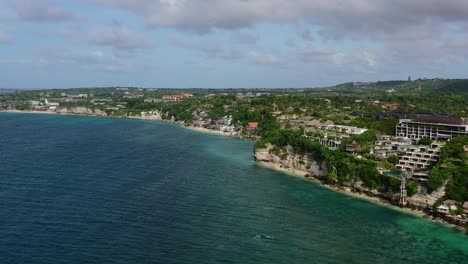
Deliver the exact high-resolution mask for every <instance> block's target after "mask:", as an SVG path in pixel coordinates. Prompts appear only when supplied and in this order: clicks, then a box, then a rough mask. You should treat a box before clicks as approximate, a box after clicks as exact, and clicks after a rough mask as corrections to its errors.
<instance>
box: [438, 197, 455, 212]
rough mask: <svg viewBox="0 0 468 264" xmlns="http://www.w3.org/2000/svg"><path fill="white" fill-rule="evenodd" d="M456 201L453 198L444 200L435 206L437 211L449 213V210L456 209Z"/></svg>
mask: <svg viewBox="0 0 468 264" xmlns="http://www.w3.org/2000/svg"><path fill="white" fill-rule="evenodd" d="M457 209H458V208H457V201H455V200H445V201H443V202H442V204H441V205H439V206H438V207H437V212H439V213H442V214H449V213H450V211H455V210H457Z"/></svg>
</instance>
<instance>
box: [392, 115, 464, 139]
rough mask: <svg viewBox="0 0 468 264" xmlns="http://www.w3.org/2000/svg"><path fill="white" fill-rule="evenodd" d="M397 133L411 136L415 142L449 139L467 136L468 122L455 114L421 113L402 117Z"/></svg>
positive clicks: (401, 135)
mask: <svg viewBox="0 0 468 264" xmlns="http://www.w3.org/2000/svg"><path fill="white" fill-rule="evenodd" d="M395 135H397V136H400V137H407V138H410V139H411V140H413V142H416V141H419V140H420V139H423V138H429V139H431V140H449V139H452V138H454V137H458V136H467V135H468V124H467V123H466V121H465V120H463V119H462V118H458V117H453V116H437V115H432V116H429V115H427V116H423V115H420V116H418V117H417V118H415V119H400V122H399V123H398V125H397V126H396V134H395Z"/></svg>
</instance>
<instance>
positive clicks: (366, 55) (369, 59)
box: [361, 51, 377, 67]
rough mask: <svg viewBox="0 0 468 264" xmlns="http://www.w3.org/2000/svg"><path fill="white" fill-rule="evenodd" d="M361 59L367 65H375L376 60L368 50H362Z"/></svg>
mask: <svg viewBox="0 0 468 264" xmlns="http://www.w3.org/2000/svg"><path fill="white" fill-rule="evenodd" d="M361 59H362V60H363V61H364V62H365V63H366V64H367V66H369V67H375V66H376V64H377V62H376V60H375V56H374V55H373V54H372V53H370V52H368V51H363V52H362V54H361Z"/></svg>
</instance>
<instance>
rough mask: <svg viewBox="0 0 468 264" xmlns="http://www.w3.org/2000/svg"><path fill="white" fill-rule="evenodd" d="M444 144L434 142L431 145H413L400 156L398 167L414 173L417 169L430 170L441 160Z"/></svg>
mask: <svg viewBox="0 0 468 264" xmlns="http://www.w3.org/2000/svg"><path fill="white" fill-rule="evenodd" d="M443 145H444V144H442V143H432V144H431V145H430V146H411V147H409V148H408V150H407V151H406V152H405V153H404V154H403V155H402V156H401V157H400V159H399V161H398V164H397V165H396V168H397V169H400V170H402V171H403V172H406V173H413V172H415V170H428V169H430V168H431V167H432V166H434V164H436V163H437V161H439V158H440V150H441V148H442V147H443Z"/></svg>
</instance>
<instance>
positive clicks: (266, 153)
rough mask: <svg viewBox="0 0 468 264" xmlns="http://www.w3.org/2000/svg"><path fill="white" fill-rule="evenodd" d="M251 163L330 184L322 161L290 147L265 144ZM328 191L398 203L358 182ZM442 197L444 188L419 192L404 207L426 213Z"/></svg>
mask: <svg viewBox="0 0 468 264" xmlns="http://www.w3.org/2000/svg"><path fill="white" fill-rule="evenodd" d="M255 160H256V161H257V162H260V163H263V164H265V165H267V166H269V167H272V168H274V169H279V170H282V171H286V172H290V173H294V174H297V175H300V176H305V177H310V178H315V179H317V180H320V181H321V182H322V183H324V184H325V185H329V183H330V182H329V181H328V178H327V176H328V169H327V164H326V162H325V161H322V162H317V161H316V160H313V159H312V158H311V157H310V156H309V155H298V154H297V153H295V152H294V150H293V148H292V147H291V146H286V147H285V148H284V149H283V150H281V151H278V149H276V150H275V147H274V146H273V145H271V144H266V148H258V149H256V150H255ZM332 188H333V189H335V190H338V191H343V192H348V193H351V192H352V193H359V194H363V195H365V196H367V197H375V198H379V199H380V201H381V202H385V203H390V204H394V205H398V203H399V199H400V193H399V192H392V191H381V190H377V189H372V188H368V187H366V186H364V184H363V182H362V181H360V180H356V181H353V182H343V183H339V184H332ZM444 194H445V191H444V188H441V189H440V190H438V191H436V192H433V193H432V194H427V193H426V192H425V190H424V189H422V188H419V191H418V193H417V194H415V195H414V196H412V197H408V199H407V201H408V203H407V207H410V208H413V209H418V210H425V209H430V208H431V207H432V206H433V205H434V203H435V202H436V201H437V200H438V199H440V198H441V197H443V195H444Z"/></svg>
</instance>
